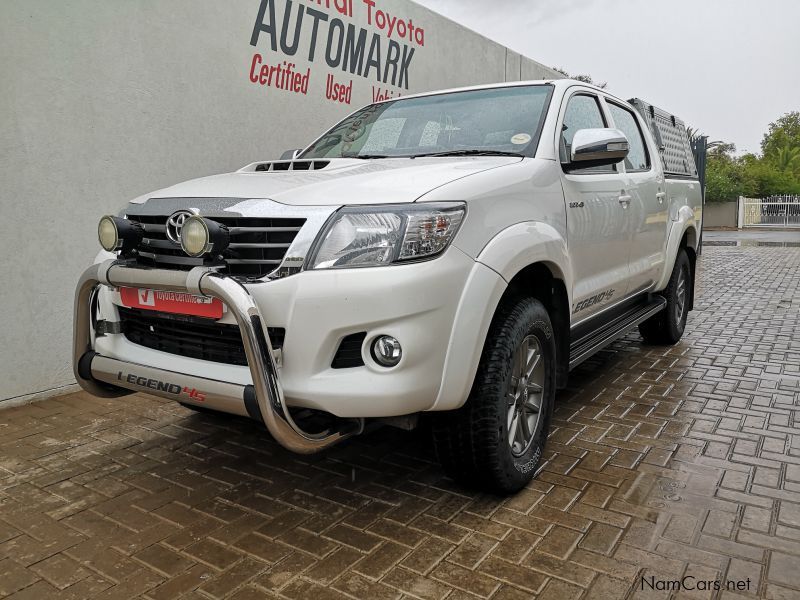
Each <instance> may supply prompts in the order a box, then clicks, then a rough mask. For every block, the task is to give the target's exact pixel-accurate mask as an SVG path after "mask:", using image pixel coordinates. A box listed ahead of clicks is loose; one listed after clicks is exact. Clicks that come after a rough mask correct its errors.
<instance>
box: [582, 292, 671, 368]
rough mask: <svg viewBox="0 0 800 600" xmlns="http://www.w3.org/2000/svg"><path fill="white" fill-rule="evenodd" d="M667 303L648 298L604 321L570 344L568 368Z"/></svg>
mask: <svg viewBox="0 0 800 600" xmlns="http://www.w3.org/2000/svg"><path fill="white" fill-rule="evenodd" d="M666 306H667V301H666V299H665V298H663V297H661V296H650V297H649V298H647V299H645V300H643V301H642V302H640V303H637V304H634V305H633V306H631V307H630V308H629V309H627V310H626V311H625V312H623V313H622V314H619V315H617V316H615V317H614V318H613V319H612V320H610V321H606V322H605V323H603V325H602V326H601V327H599V328H598V329H595V330H593V331H590V332H589V333H587V334H585V335H584V336H583V337H580V338H578V339H577V340H575V341H574V342H572V343H570V347H569V368H570V369H574V368H575V367H577V366H578V365H579V364H581V363H582V362H583V361H585V360H586V359H587V358H589V357H590V356H592V355H593V354H594V353H595V352H597V351H599V350H602V349H603V348H604V347H606V346H607V345H608V344H610V343H611V342H613V341H614V340H616V339H617V338H620V337H622V336H623V335H625V334H626V333H627V332H628V331H629V330H630V329H631V328H632V327H635V326H636V325H638V324H639V323H641V322H642V321H644V320H645V319H648V318H650V317H652V316H653V315H654V314H656V313H657V312H660V311H662V310H664V308H665V307H666Z"/></svg>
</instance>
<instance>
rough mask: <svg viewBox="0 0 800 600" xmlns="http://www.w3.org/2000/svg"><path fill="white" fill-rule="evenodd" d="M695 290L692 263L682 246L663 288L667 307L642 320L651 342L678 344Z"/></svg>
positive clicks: (645, 337)
mask: <svg viewBox="0 0 800 600" xmlns="http://www.w3.org/2000/svg"><path fill="white" fill-rule="evenodd" d="M691 293H692V265H691V263H690V262H689V257H688V256H687V255H686V250H684V249H683V248H681V249H680V250H678V255H677V256H676V257H675V266H674V267H673V269H672V275H671V276H670V278H669V283H668V284H667V288H666V289H665V290H664V291H663V292H661V295H662V296H664V298H666V300H667V307H666V308H665V309H664V310H662V311H661V312H660V313H658V314H655V315H653V316H652V317H650V318H649V319H647V320H646V321H644V322H643V323H640V324H639V333H641V334H642V337H643V338H644V339H645V341H646V342H649V343H651V344H669V345H671V344H675V343H677V342H678V340H680V339H681V337H682V336H683V332H684V330H685V329H686V317H687V315H688V313H689V310H688V309H689V298H690V297H691V296H690V294H691Z"/></svg>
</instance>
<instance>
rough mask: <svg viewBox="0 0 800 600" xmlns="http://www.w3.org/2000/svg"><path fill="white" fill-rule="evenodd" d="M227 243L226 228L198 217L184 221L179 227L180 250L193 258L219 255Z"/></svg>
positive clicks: (227, 234)
mask: <svg viewBox="0 0 800 600" xmlns="http://www.w3.org/2000/svg"><path fill="white" fill-rule="evenodd" d="M229 241H230V234H229V233H228V228H227V227H225V226H224V225H221V224H220V223H216V222H214V221H211V220H210V219H204V218H203V217H200V216H198V215H194V216H191V217H189V218H188V219H186V221H184V223H183V227H181V248H183V251H184V252H186V254H188V255H189V256H192V257H195V258H197V257H199V256H203V255H204V254H219V253H221V252H222V251H223V250H225V248H227V247H228V243H229Z"/></svg>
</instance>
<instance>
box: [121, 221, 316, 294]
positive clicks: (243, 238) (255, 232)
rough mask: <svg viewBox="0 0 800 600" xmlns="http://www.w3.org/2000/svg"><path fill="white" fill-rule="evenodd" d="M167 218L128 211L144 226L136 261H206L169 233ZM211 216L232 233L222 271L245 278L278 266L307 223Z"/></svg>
mask: <svg viewBox="0 0 800 600" xmlns="http://www.w3.org/2000/svg"><path fill="white" fill-rule="evenodd" d="M168 218H169V215H157V216H152V215H128V219H129V220H130V221H133V222H135V223H141V224H142V226H143V227H144V230H145V237H144V238H143V239H142V243H141V244H139V247H138V248H137V252H138V255H137V258H136V261H137V262H138V263H139V264H141V265H145V266H148V267H158V268H161V269H178V270H186V271H188V270H189V269H191V268H192V267H197V266H200V265H203V264H204V259H203V258H192V257H191V256H187V255H186V253H185V252H184V251H183V250H182V249H181V246H180V244H176V243H175V242H173V241H172V240H170V239H169V238H168V237H167V219H168ZM209 218H210V219H212V220H213V221H216V222H217V223H220V224H222V225H225V226H226V227H227V228H228V231H229V232H230V234H231V240H230V244H229V245H228V248H227V249H226V250H225V251H224V252H223V253H222V258H223V259H224V263H225V264H224V269H223V271H222V272H223V273H226V274H228V275H231V276H233V277H242V278H246V279H256V278H260V277H264V276H266V275H269V274H270V273H272V272H273V271H274V270H275V269H277V268H278V265H280V264H281V261H282V260H283V257H284V256H285V255H286V252H287V251H288V250H289V246H290V245H291V244H292V242H293V241H294V238H295V237H296V236H297V232H298V231H300V228H301V227H302V226H303V224H304V223H305V219H283V218H281V219H277V218H268V219H267V218H250V217H209ZM282 271H283V269H282ZM287 274H289V273H288V272H286V273H284V272H282V273H280V275H287Z"/></svg>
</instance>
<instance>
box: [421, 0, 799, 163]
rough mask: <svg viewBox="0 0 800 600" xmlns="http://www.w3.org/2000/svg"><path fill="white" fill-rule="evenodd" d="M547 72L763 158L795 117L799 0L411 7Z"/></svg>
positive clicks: (430, 0) (458, 2) (562, 0)
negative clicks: (773, 136)
mask: <svg viewBox="0 0 800 600" xmlns="http://www.w3.org/2000/svg"><path fill="white" fill-rule="evenodd" d="M415 1H416V2H417V3H418V4H422V5H423V6H426V7H427V8H429V9H431V10H434V11H436V12H438V13H440V14H442V15H444V16H446V17H448V18H449V19H451V20H453V21H457V22H459V23H461V24H462V25H465V26H466V27H468V28H470V29H472V30H474V31H477V32H478V33H481V34H483V35H485V36H487V37H489V38H491V39H493V40H495V41H497V42H499V43H501V44H503V45H505V46H508V47H509V48H511V49H512V50H514V51H516V52H519V53H521V54H524V55H525V56H528V57H530V58H532V59H534V60H536V61H538V62H540V63H543V64H545V65H547V66H549V67H561V68H562V69H565V70H566V71H568V72H569V73H571V74H589V75H591V76H592V78H593V79H594V80H595V81H600V82H603V81H605V82H608V88H607V89H608V91H609V92H611V93H613V94H615V95H617V96H619V97H621V98H624V99H628V98H633V97H638V98H642V99H643V100H646V101H647V102H650V103H651V104H654V105H656V106H658V107H659V108H663V109H664V110H667V111H669V112H670V113H673V114H675V115H676V116H678V117H679V118H681V119H683V121H684V122H685V123H686V124H687V125H689V126H691V127H694V128H695V129H699V130H700V131H702V132H703V133H704V134H706V135H708V136H709V137H710V138H711V139H712V140H723V141H725V142H733V143H734V144H736V149H737V154H743V153H745V152H760V145H761V138H762V136H763V135H764V133H765V132H766V130H767V127H768V125H769V123H770V122H773V121H775V120H776V119H777V118H778V117H780V116H781V115H783V114H784V113H786V112H789V111H792V110H800V31H798V27H800V1H798V0H694V1H691V0H668V1H661V2H656V1H653V0H415Z"/></svg>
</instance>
